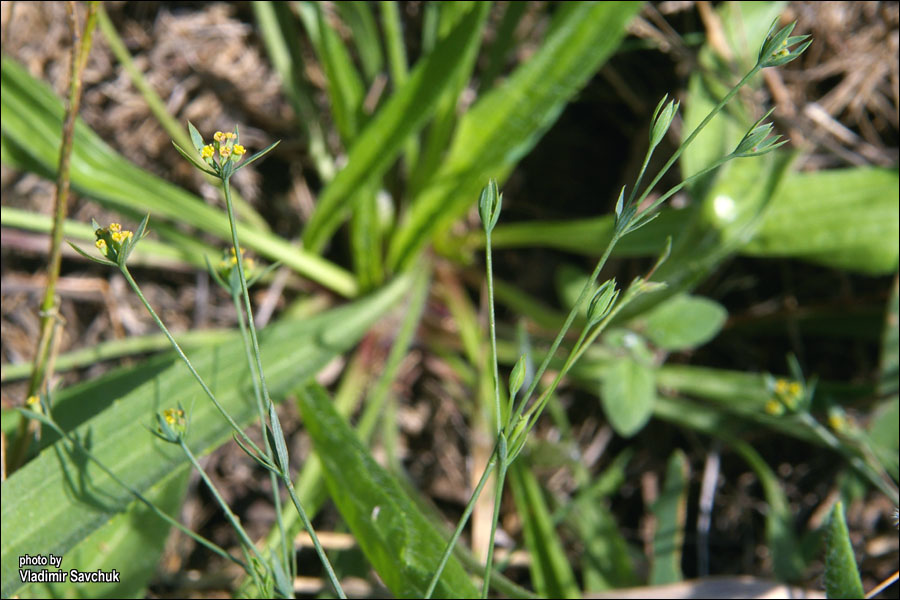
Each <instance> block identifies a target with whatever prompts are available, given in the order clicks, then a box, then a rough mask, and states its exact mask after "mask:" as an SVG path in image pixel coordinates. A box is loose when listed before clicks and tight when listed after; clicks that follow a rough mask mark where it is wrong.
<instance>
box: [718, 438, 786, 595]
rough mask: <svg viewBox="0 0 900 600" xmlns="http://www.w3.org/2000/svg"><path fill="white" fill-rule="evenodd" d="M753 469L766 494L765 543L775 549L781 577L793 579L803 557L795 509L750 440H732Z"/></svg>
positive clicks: (775, 564) (773, 554)
mask: <svg viewBox="0 0 900 600" xmlns="http://www.w3.org/2000/svg"><path fill="white" fill-rule="evenodd" d="M731 445H732V447H733V448H734V449H735V451H737V452H738V454H740V455H741V456H742V457H743V459H744V460H745V461H747V464H749V465H750V467H751V468H752V469H753V471H754V473H756V476H757V477H758V478H759V482H760V484H762V488H763V494H764V495H765V497H766V504H767V505H768V506H767V510H766V544H767V546H768V548H769V551H770V552H771V553H772V565H773V567H774V571H775V574H776V575H777V576H778V578H779V579H782V580H785V581H794V580H797V579H799V578H800V577H801V576H802V575H803V568H804V560H803V555H802V554H801V552H800V547H799V545H798V543H797V536H796V535H795V534H794V513H793V511H792V510H791V507H790V504H789V503H788V500H787V496H786V495H785V493H784V490H783V489H782V487H781V482H780V481H779V480H778V477H777V475H776V474H775V472H774V471H772V468H771V467H769V465H768V463H766V461H765V460H764V459H763V457H762V456H760V454H759V452H757V451H756V450H755V449H754V448H753V447H752V446H751V445H750V444H748V443H746V442H744V441H743V440H740V439H734V440H732V442H731Z"/></svg>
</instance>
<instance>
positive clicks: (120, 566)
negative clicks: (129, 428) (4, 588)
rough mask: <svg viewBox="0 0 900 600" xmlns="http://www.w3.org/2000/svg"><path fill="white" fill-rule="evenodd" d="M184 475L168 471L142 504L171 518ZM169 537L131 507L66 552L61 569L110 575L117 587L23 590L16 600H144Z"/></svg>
mask: <svg viewBox="0 0 900 600" xmlns="http://www.w3.org/2000/svg"><path fill="white" fill-rule="evenodd" d="M189 475H190V469H189V468H187V465H185V466H183V467H181V468H178V469H176V470H174V471H172V472H171V473H169V474H167V475H166V476H165V477H164V478H163V479H161V480H160V481H159V482H158V483H156V484H155V485H153V486H152V487H151V488H150V489H149V490H148V491H147V494H146V496H147V499H148V500H150V501H151V502H153V503H154V504H156V506H158V507H159V508H160V509H162V510H163V511H164V512H166V513H168V514H169V515H170V516H172V517H175V518H177V516H178V512H179V510H180V508H181V501H182V498H183V497H184V492H185V490H186V489H187V484H188V476H189ZM169 531H170V527H169V526H168V525H167V524H165V523H162V522H161V521H160V520H159V519H158V518H157V517H156V515H155V514H153V512H152V511H151V510H150V509H149V508H147V507H146V506H145V505H144V504H142V503H141V502H138V501H134V502H132V503H131V504H130V505H129V506H128V509H127V510H125V511H124V512H122V513H119V514H117V515H116V516H114V517H113V518H111V519H110V520H109V521H108V522H107V523H106V524H105V525H103V526H102V527H100V528H99V529H97V530H96V531H94V532H93V533H92V534H91V535H89V536H88V537H87V538H85V539H84V540H83V541H82V542H81V543H80V544H78V545H77V546H75V547H74V548H72V549H71V550H69V551H68V552H66V554H65V556H63V561H62V565H61V570H63V571H68V570H69V569H78V570H79V571H96V570H98V569H100V570H103V571H106V572H110V571H112V570H116V571H118V572H119V578H120V581H119V582H117V583H116V582H112V583H102V584H97V583H72V582H70V581H67V582H65V583H42V584H27V585H25V586H24V587H23V588H22V589H21V590H19V592H18V594H17V595H18V596H19V597H21V598H144V597H145V596H146V589H147V585H148V584H149V583H150V580H151V579H152V578H153V576H154V575H155V574H156V571H157V567H158V563H159V559H160V556H161V555H162V551H163V548H164V547H165V544H166V540H167V539H168V537H169ZM51 571H52V570H51Z"/></svg>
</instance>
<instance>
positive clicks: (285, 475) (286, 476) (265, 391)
mask: <svg viewBox="0 0 900 600" xmlns="http://www.w3.org/2000/svg"><path fill="white" fill-rule="evenodd" d="M222 185H223V187H224V189H225V205H226V207H227V209H228V220H229V222H230V223H231V242H232V245H233V246H234V255H235V258H236V259H237V268H238V276H239V277H240V280H241V295H242V296H243V299H244V309H245V311H246V317H247V324H248V329H249V330H250V341H251V343H252V344H253V352H254V354H255V355H256V372H257V376H258V377H259V384H260V387H261V389H262V395H263V401H264V402H265V404H266V407H267V408H268V407H270V406H271V404H272V400H271V398H270V397H269V388H268V386H267V385H266V378H265V374H264V373H263V368H262V355H261V354H260V351H259V339H258V337H257V335H256V325H255V324H254V322H253V309H252V307H251V306H250V293H249V292H248V291H247V278H246V275H245V273H244V261H243V258H242V257H241V246H240V242H239V241H238V236H237V223H236V222H235V220H234V208H233V207H232V203H231V184H230V182H229V180H228V178H227V177H225V178H223V179H222ZM269 414H270V416H271V418H272V419H278V414H277V413H276V412H275V411H274V410H270V411H269ZM263 425H265V423H263ZM272 430H273V434H274V435H281V436H284V433H283V429H282V428H281V424H280V423H279V424H278V426H277V427H275V424H274V423H273V427H272ZM276 430H277V432H276ZM282 441H284V440H282ZM280 468H281V469H282V472H281V479H282V482H283V483H284V486H285V487H286V488H287V490H288V493H289V494H290V496H291V501H292V502H293V503H294V507H295V508H296V509H297V513H298V514H299V515H300V520H301V521H302V522H303V526H304V527H305V528H306V532H307V533H308V534H309V537H310V539H311V540H312V543H313V546H315V549H316V553H317V554H318V555H319V560H321V561H322V566H323V567H325V572H326V573H327V575H328V578H329V580H331V584H332V585H333V586H334V589H335V591H336V592H337V594H338V596H340V597H341V598H346V597H347V596H346V594H344V590H343V588H342V587H341V584H340V582H339V581H338V579H337V576H336V575H335V574H334V569H333V568H332V566H331V562H330V561H329V560H328V556H326V555H325V550H324V549H323V548H322V544H320V543H319V538H318V536H317V535H316V531H315V529H313V526H312V523H311V522H310V520H309V518H308V517H307V516H306V511H305V510H303V505H302V504H300V499H299V498H297V494H296V492H295V491H294V484H293V483H292V482H291V474H290V472H288V470H287V465H280Z"/></svg>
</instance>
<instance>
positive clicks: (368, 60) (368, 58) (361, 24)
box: [336, 0, 384, 83]
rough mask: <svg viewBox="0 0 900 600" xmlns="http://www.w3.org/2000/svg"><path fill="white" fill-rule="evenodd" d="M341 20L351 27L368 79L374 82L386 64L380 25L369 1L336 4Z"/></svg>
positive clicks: (353, 0)
mask: <svg viewBox="0 0 900 600" xmlns="http://www.w3.org/2000/svg"><path fill="white" fill-rule="evenodd" d="M336 7H337V9H338V13H339V14H340V15H341V20H342V21H343V22H344V23H345V24H346V25H347V26H348V27H349V28H350V31H351V32H352V35H351V36H350V37H351V39H352V40H353V43H354V44H355V45H356V50H357V54H358V55H359V61H360V62H361V63H362V68H363V74H364V75H365V78H366V81H367V82H369V83H372V81H373V80H374V79H375V76H376V75H377V74H378V73H379V72H380V71H381V67H382V65H383V64H384V55H383V54H382V52H381V42H380V41H379V39H378V26H377V25H376V24H375V16H374V15H373V14H372V9H371V7H370V6H369V3H367V2H360V1H359V0H352V1H350V2H338V3H337V4H336Z"/></svg>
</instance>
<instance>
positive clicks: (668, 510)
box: [649, 449, 690, 585]
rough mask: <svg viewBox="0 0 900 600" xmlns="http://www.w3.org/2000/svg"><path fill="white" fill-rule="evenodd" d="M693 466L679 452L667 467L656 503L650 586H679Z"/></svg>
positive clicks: (678, 450) (681, 575) (672, 457)
mask: <svg viewBox="0 0 900 600" xmlns="http://www.w3.org/2000/svg"><path fill="white" fill-rule="evenodd" d="M689 477H690V464H689V463H688V459H687V456H685V454H684V452H682V451H681V450H680V449H676V450H675V451H674V452H672V454H671V455H670V456H669V461H668V463H667V465H666V481H665V483H664V484H663V489H662V493H661V494H660V496H659V498H657V500H656V502H655V503H654V504H653V507H652V510H653V515H654V516H655V517H656V531H655V533H654V535H653V564H652V567H651V569H650V579H649V583H650V585H663V584H666V583H677V582H679V581H681V580H683V579H684V575H683V574H682V572H681V550H682V545H683V544H684V522H685V519H686V518H687V491H688V482H689Z"/></svg>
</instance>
